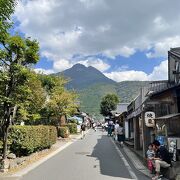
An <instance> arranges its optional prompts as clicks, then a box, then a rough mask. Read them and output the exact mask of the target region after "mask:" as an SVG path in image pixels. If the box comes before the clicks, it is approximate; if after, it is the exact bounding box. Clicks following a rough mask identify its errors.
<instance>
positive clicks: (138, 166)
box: [123, 145, 179, 180]
mask: <svg viewBox="0 0 180 180" xmlns="http://www.w3.org/2000/svg"><path fill="white" fill-rule="evenodd" d="M123 152H124V153H125V154H126V155H127V157H128V158H129V160H130V161H131V162H132V164H133V165H134V167H135V168H136V169H137V170H138V171H139V172H141V173H143V174H144V175H145V176H147V177H149V178H150V179H151V178H152V176H153V175H152V174H150V172H149V170H148V168H147V167H146V166H145V165H144V162H142V160H140V158H139V157H138V155H137V154H136V153H135V152H133V150H131V149H130V148H129V147H128V146H126V145H124V146H123ZM162 180H168V179H166V178H164V177H163V178H162ZM176 180H179V179H177V178H176Z"/></svg>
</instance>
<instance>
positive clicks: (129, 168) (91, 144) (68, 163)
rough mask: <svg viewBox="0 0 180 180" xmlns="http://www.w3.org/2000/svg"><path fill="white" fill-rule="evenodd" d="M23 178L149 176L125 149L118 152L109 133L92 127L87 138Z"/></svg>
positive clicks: (79, 179)
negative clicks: (142, 172) (140, 170)
mask: <svg viewBox="0 0 180 180" xmlns="http://www.w3.org/2000/svg"><path fill="white" fill-rule="evenodd" d="M118 149H119V148H118ZM120 149H121V148H120ZM130 158H131V157H130ZM21 179H22V180H116V179H122V180H123V179H139V180H146V179H148V178H147V177H146V176H144V175H143V174H141V173H140V172H138V171H137V170H136V169H135V168H134V166H133V165H132V164H131V163H130V162H129V160H128V158H127V157H125V155H124V152H123V149H121V150H120V152H118V150H117V148H116V146H115V144H114V143H113V141H112V139H111V138H110V137H108V136H107V135H106V133H105V132H102V131H101V130H98V131H97V132H94V131H93V130H90V132H89V133H88V134H87V135H86V137H85V138H84V139H82V140H77V141H76V142H75V143H73V144H72V145H70V146H69V147H67V148H66V149H64V150H63V151H61V152H60V153H58V154H57V155H55V156H54V157H52V158H51V159H49V160H48V161H46V162H44V163H43V164H41V165H40V166H38V167H37V168H35V169H34V170H32V171H30V172H29V173H28V174H26V175H25V176H23V177H22V178H21Z"/></svg>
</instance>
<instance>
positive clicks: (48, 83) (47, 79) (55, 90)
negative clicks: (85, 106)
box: [41, 75, 77, 121]
mask: <svg viewBox="0 0 180 180" xmlns="http://www.w3.org/2000/svg"><path fill="white" fill-rule="evenodd" d="M41 81H42V84H43V86H44V88H45V89H46V93H47V99H46V105H45V108H44V114H46V116H47V117H48V119H50V117H54V118H55V119H56V120H57V121H58V120H59V119H60V118H61V116H62V115H71V114H73V113H75V112H76V110H77V103H76V101H77V94H76V93H75V92H73V91H67V90H66V89H65V87H64V86H65V84H66V83H67V80H66V79H65V78H64V77H61V76H60V77H56V76H50V75H49V76H48V75H47V76H41Z"/></svg>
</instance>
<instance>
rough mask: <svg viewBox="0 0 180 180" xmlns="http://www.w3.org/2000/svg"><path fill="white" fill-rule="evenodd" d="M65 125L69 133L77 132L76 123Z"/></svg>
mask: <svg viewBox="0 0 180 180" xmlns="http://www.w3.org/2000/svg"><path fill="white" fill-rule="evenodd" d="M66 126H67V127H68V128H69V132H70V133H71V134H76V133H77V124H76V123H68V124H67V125H66Z"/></svg>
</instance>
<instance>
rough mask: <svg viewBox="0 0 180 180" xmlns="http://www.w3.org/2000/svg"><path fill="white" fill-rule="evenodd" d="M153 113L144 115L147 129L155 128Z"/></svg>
mask: <svg viewBox="0 0 180 180" xmlns="http://www.w3.org/2000/svg"><path fill="white" fill-rule="evenodd" d="M154 119H155V113H154V112H151V111H149V112H146V113H145V124H146V126H147V127H154V126H155V122H154Z"/></svg>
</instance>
